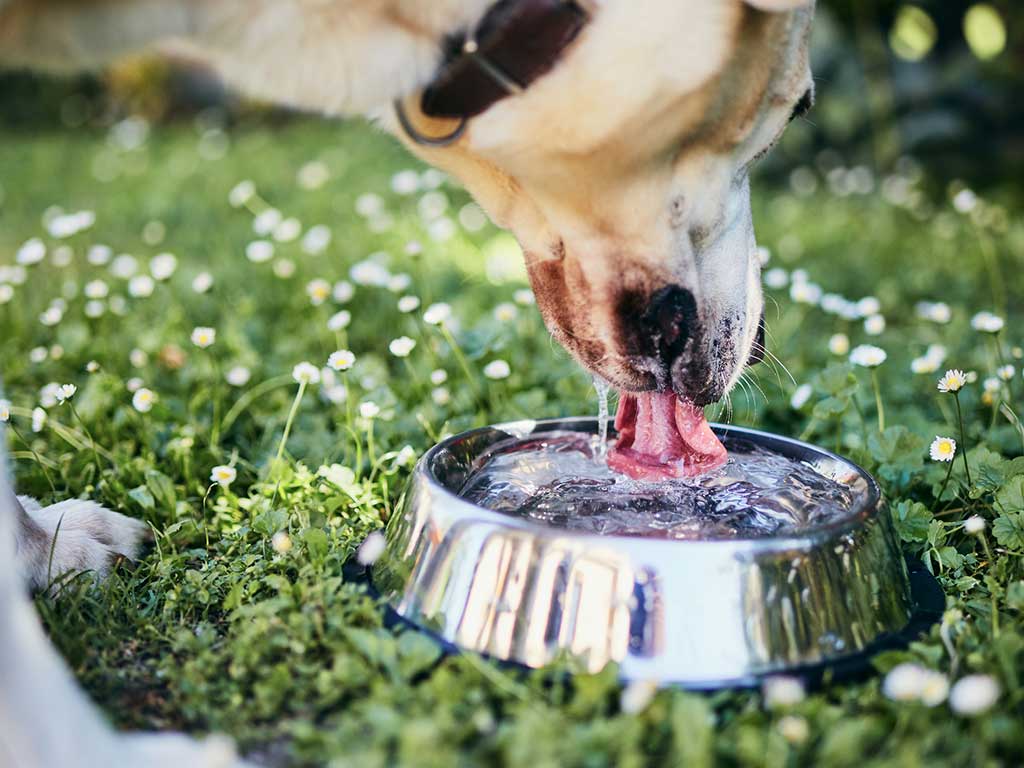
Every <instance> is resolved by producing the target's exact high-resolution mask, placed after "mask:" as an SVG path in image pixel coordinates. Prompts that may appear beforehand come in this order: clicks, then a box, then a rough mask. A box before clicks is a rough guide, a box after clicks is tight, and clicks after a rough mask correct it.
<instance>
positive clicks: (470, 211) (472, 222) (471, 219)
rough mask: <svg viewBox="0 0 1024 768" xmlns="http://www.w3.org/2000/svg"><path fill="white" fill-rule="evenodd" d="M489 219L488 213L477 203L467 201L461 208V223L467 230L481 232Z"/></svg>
mask: <svg viewBox="0 0 1024 768" xmlns="http://www.w3.org/2000/svg"><path fill="white" fill-rule="evenodd" d="M488 221H489V219H488V218H487V214H486V213H484V210H483V208H481V207H480V206H479V205H477V204H476V203H466V204H465V205H464V206H462V207H461V208H460V209H459V224H461V225H462V228H463V229H464V230H466V231H467V232H479V231H480V230H481V229H483V228H484V227H486V226H487V222H488Z"/></svg>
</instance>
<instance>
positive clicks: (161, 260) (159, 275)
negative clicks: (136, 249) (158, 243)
mask: <svg viewBox="0 0 1024 768" xmlns="http://www.w3.org/2000/svg"><path fill="white" fill-rule="evenodd" d="M177 269H178V257H177V256H175V255H174V254H173V253H158V254H157V255H156V256H154V257H153V258H152V259H150V261H149V274H151V275H152V276H153V277H154V278H155V279H157V280H161V281H163V280H170V278H171V277H172V276H173V275H174V273H175V272H176V271H177Z"/></svg>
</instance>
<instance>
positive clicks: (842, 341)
mask: <svg viewBox="0 0 1024 768" xmlns="http://www.w3.org/2000/svg"><path fill="white" fill-rule="evenodd" d="M828 351H829V352H831V353H832V354H833V355H837V356H838V357H846V355H848V354H849V352H850V337H849V336H847V335H846V334H845V333H836V334H833V335H832V337H831V338H830V339H829V340H828Z"/></svg>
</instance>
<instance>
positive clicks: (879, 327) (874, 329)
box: [864, 315, 885, 336]
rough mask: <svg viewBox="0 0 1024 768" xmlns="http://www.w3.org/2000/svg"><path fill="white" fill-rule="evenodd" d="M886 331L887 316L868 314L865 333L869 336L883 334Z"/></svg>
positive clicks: (865, 321) (865, 320)
mask: <svg viewBox="0 0 1024 768" xmlns="http://www.w3.org/2000/svg"><path fill="white" fill-rule="evenodd" d="M884 331H885V318H884V317H882V316H881V315H868V316H867V317H866V318H865V319H864V333H866V334H867V335H868V336H881V335H882V333H883V332H884Z"/></svg>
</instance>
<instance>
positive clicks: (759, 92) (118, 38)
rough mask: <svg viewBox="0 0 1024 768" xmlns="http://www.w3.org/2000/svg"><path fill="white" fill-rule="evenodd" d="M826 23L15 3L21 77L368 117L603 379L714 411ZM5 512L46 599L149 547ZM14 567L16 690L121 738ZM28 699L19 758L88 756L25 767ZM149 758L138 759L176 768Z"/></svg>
mask: <svg viewBox="0 0 1024 768" xmlns="http://www.w3.org/2000/svg"><path fill="white" fill-rule="evenodd" d="M812 14H813V0H648V2H644V3H637V2H627V1H626V0H576V1H575V2H573V1H571V0H498V2H495V0H431V1H430V2H422V1H418V0H0V67H8V68H12V67H30V68H35V69H40V70H46V71H52V72H70V71H77V70H81V69H86V68H96V67H101V66H102V65H103V64H104V63H106V62H108V61H110V60H111V59H113V58H115V57H118V56H120V55H123V54H129V53H134V52H139V51H144V50H156V51H165V52H168V53H171V54H174V55H179V56H187V57H191V58H193V59H196V60H198V61H201V62H204V63H205V64H207V65H209V66H210V67H211V68H213V69H214V70H215V71H216V72H217V73H219V75H220V76H221V77H223V78H224V80H225V81H226V82H227V83H228V84H229V85H231V86H232V87H234V88H236V89H238V90H239V91H240V92H242V93H244V94H247V95H250V96H254V97H257V98H261V99H264V100H267V101H271V102H275V103H278V104H282V105H287V106H291V107H295V108H298V109H304V110H311V111H316V112H320V113H324V114H328V115H365V116H367V117H369V118H370V119H371V120H373V121H374V122H376V123H377V124H378V125H379V126H381V127H382V128H383V129H384V130H387V131H389V132H391V133H393V134H394V135H395V136H396V137H397V138H398V139H399V140H400V141H402V142H403V143H404V144H405V145H406V146H407V147H408V148H409V149H410V150H411V151H412V152H413V153H414V154H415V155H417V156H418V157H420V158H421V159H423V160H425V161H426V162H428V163H430V164H432V165H434V166H436V167H438V168H440V169H442V170H443V171H445V172H446V173H448V174H450V175H451V176H453V177H454V178H456V179H458V180H459V181H460V182H461V183H462V184H464V185H465V187H466V188H467V189H468V190H469V191H470V193H471V194H472V195H473V196H474V198H475V199H476V200H477V202H479V203H480V205H481V206H482V207H483V208H484V209H485V210H486V211H487V212H488V214H489V215H490V217H491V218H492V220H493V221H494V222H495V223H496V224H498V225H499V226H503V227H505V228H507V229H509V230H510V231H511V232H512V233H513V234H514V235H515V236H516V238H517V239H518V241H519V243H520V244H521V246H522V249H523V252H524V255H525V259H526V266H527V271H528V273H529V277H530V282H531V285H532V288H533V291H534V294H535V295H536V298H537V305H538V307H539V309H540V312H541V314H542V315H543V318H544V321H545V324H546V326H547V328H548V330H549V331H550V333H551V334H552V335H553V337H554V338H555V339H557V340H558V341H559V342H560V343H561V344H562V345H563V346H564V347H565V348H566V349H567V350H568V351H569V352H570V353H571V354H572V355H573V356H574V357H575V358H576V359H577V360H578V361H579V362H580V363H581V364H582V365H583V366H584V367H585V368H587V369H588V370H589V371H591V372H593V373H594V374H596V375H598V376H600V377H602V378H603V379H604V380H606V381H608V382H610V383H611V384H612V385H613V386H615V387H616V388H618V389H621V390H623V391H624V392H629V393H644V392H651V391H655V392H672V393H674V394H675V395H676V396H677V397H678V398H680V402H682V401H685V402H687V403H689V404H691V405H693V406H694V407H697V408H699V406H702V405H704V404H707V403H710V402H713V401H716V400H718V399H720V398H721V397H722V396H723V395H725V394H726V393H727V392H728V391H729V390H730V389H731V388H732V387H733V386H734V385H735V383H736V382H737V380H738V379H739V377H740V375H741V374H742V371H743V369H744V367H745V366H746V364H747V363H748V362H749V361H751V360H752V359H753V360H756V359H757V358H758V357H759V356H760V355H761V354H762V353H763V340H762V339H760V338H759V334H760V332H761V331H763V324H762V305H763V298H762V293H761V284H760V263H759V260H758V258H757V246H756V240H755V237H754V229H753V224H752V220H751V208H750V189H749V179H748V173H749V170H750V168H751V166H752V165H753V164H754V163H755V162H756V161H757V159H758V158H760V157H761V156H762V155H764V154H765V153H766V152H767V151H768V150H769V149H770V148H771V147H772V146H773V145H774V144H775V142H776V141H777V140H778V139H779V137H780V136H781V134H782V133H783V131H784V130H785V128H786V126H787V125H788V124H789V122H790V121H791V120H792V119H793V118H794V117H796V116H799V115H800V114H802V113H803V112H804V111H806V109H807V108H809V106H810V105H811V103H812V101H813V81H812V80H811V75H810V68H809V61H808V31H809V28H810V23H811V17H812ZM638 396H639V395H638ZM641 412H642V409H641ZM666 418H668V417H666ZM682 438H683V439H684V440H685V438H686V435H682ZM4 499H6V504H5V503H4ZM0 506H4V507H6V509H5V510H0V511H9V512H11V514H7V515H0V526H6V527H7V528H8V529H9V528H12V527H14V528H16V532H12V531H9V530H8V531H7V532H6V533H8V534H11V535H10V538H8V537H7V536H0V544H3V543H4V542H8V541H12V540H16V541H17V548H18V549H17V551H18V563H19V568H20V570H21V577H22V578H23V579H25V578H27V579H28V580H29V581H30V583H31V584H32V585H33V586H36V587H40V588H42V587H45V586H46V585H47V584H48V583H50V581H51V580H52V579H53V578H54V577H55V576H59V575H60V574H62V573H66V572H68V571H74V570H80V569H86V570H93V571H96V572H97V573H100V574H102V573H103V572H104V571H105V570H106V569H107V568H109V567H110V564H111V562H112V561H113V560H114V559H115V558H116V557H118V556H124V557H129V558H130V557H134V556H135V554H136V553H137V550H138V547H139V546H140V544H141V542H142V539H143V538H144V534H145V531H144V529H143V528H142V526H141V524H138V523H137V522H136V521H132V520H130V519H129V518H126V517H124V516H122V515H119V514H117V513H115V512H111V511H109V510H106V509H104V508H102V507H100V506H98V505H95V504H92V503H91V502H85V501H71V502H64V503H63V506H61V505H55V506H54V507H50V508H46V509H41V508H39V507H38V505H35V504H34V503H33V502H31V500H28V499H23V500H21V501H20V502H19V501H18V500H17V498H16V497H15V496H14V494H13V492H12V491H10V490H8V491H6V492H5V491H3V490H2V489H0ZM58 522H59V523H60V530H59V531H58V530H57V526H58ZM15 533H16V535H14V534H15ZM55 533H56V534H57V535H56V540H55V539H54V534H55ZM9 562H13V561H12V560H8V559H7V558H2V562H0V568H2V567H7V564H8V563H9ZM10 571H11V569H10V568H9V567H7V571H6V572H4V571H0V576H3V578H0V601H2V605H3V606H4V608H3V611H2V612H0V624H5V625H7V626H5V627H4V629H2V630H0V632H6V633H8V635H9V636H8V637H6V638H5V642H4V643H3V644H0V669H3V671H4V679H5V680H8V679H14V680H16V681H17V680H19V679H20V678H17V677H14V678H8V677H7V669H8V666H10V665H12V664H13V663H14V661H13V660H14V659H17V660H18V662H20V661H21V660H22V659H23V658H31V659H35V660H36V661H38V662H39V663H40V664H44V665H47V666H48V668H49V670H50V671H49V674H51V675H52V676H53V677H54V679H55V680H56V678H57V677H60V681H59V683H58V682H54V684H53V685H54V686H55V688H54V690H55V691H59V692H60V693H59V695H60V696H62V697H67V698H68V699H69V700H74V701H75V702H77V703H76V705H75V706H77V707H78V714H77V715H76V716H80V717H82V718H85V719H86V720H87V721H88V722H89V726H88V728H89V729H91V730H90V731H89V732H90V733H99V732H100V730H102V729H103V726H101V724H100V723H99V720H98V719H97V717H96V715H95V714H93V713H91V712H90V711H89V710H88V708H87V707H86V706H85V705H84V704H83V703H82V700H81V695H80V694H79V693H77V692H75V691H74V690H73V688H72V685H71V683H70V682H69V678H68V675H67V673H66V672H62V671H59V662H58V660H57V658H56V657H55V655H54V654H53V653H52V651H49V650H44V649H45V648H46V646H44V645H43V640H42V638H41V636H40V635H39V628H38V625H37V623H36V622H34V620H33V619H32V617H29V616H26V615H25V614H26V611H27V607H26V604H25V602H24V600H23V599H20V598H18V597H17V596H16V594H15V588H14V586H13V585H14V576H13V574H12V573H11V572H10ZM8 611H10V612H11V614H10V615H13V614H14V613H17V614H18V615H19V616H20V618H19V621H21V622H22V623H23V624H24V625H25V627H26V629H25V632H27V633H29V632H30V633H33V635H34V636H33V638H32V639H31V641H27V640H26V639H25V638H19V637H18V636H17V632H18V630H17V629H12V628H11V622H9V621H7V620H6V617H7V616H8V615H9V613H8ZM12 633H13V634H12ZM12 668H13V667H12ZM26 684H27V683H26ZM11 690H27V689H22V688H18V687H17V682H16V683H15V686H14V687H13V688H12V687H11V686H8V685H7V684H6V683H5V685H4V690H3V691H0V705H2V706H3V708H2V709H0V728H2V729H3V730H2V731H0V736H3V739H0V750H3V749H7V751H8V753H9V754H11V755H13V756H14V759H13V761H9V762H8V764H14V765H18V764H25V765H72V764H75V761H74V760H72V759H70V758H69V759H68V761H60V760H55V759H50V758H43V757H40V758H38V759H36V758H34V757H29V758H27V759H26V758H24V757H23V756H24V755H35V754H39V755H56V754H57V752H55V751H52V750H57V749H58V748H64V747H66V746H67V743H66V742H62V741H61V737H60V734H59V733H58V732H57V731H56V730H52V731H51V730H48V729H47V728H46V727H45V724H44V723H42V722H21V724H20V726H19V720H18V718H16V717H15V713H16V712H17V705H16V703H14V702H13V699H12V696H13V694H12V693H11ZM54 695H56V694H54ZM30 701H31V700H30ZM39 711H42V704H40V710H39ZM45 719H46V718H45V717H42V716H40V717H39V718H38V720H40V721H42V720H45ZM103 732H104V733H105V734H106V736H105V737H104V738H107V739H113V738H114V737H113V736H112V735H111V734H110V733H109V731H106V730H104V731H103ZM64 738H65V739H66V738H68V737H64ZM97 738H98V737H97ZM125 738H127V737H125ZM154 738H156V737H154ZM18 739H20V741H18ZM177 744H178V748H183V749H186V748H187V749H195V750H200V749H202V747H199V746H195V745H193V744H191V743H187V742H177ZM182 744H185V746H184V747H182V746H181V745H182ZM47 748H49V749H51V752H44V751H40V750H44V749H47ZM168 749H170V747H169V748H168ZM159 752H160V748H154V751H153V754H154V755H156V754H157V753H159ZM0 754H3V752H2V751H0ZM66 754H70V753H66ZM96 754H97V755H99V754H100V752H97V753H96ZM80 757H81V760H79V762H78V763H77V764H90V762H89V760H91V759H92V758H91V757H90V758H89V759H86V758H85V757H84V756H81V755H80ZM221 758H222V759H223V760H225V761H227V762H224V763H223V764H230V760H232V759H233V758H231V757H224V755H223V754H222V755H221ZM148 759H149V762H146V760H143V759H142V758H136V759H135V761H134V762H131V763H130V764H132V765H157V764H164V763H162V762H159V760H160V758H159V757H151V758H148ZM19 761H20V762H19ZM93 762H97V763H98V762H100V760H99V759H97V760H94V761H93ZM121 762H125V759H124V758H122V759H121ZM115 763H116V761H115ZM115 763H110V762H108V763H105V764H115ZM200 764H210V763H208V762H206V763H204V762H200Z"/></svg>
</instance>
